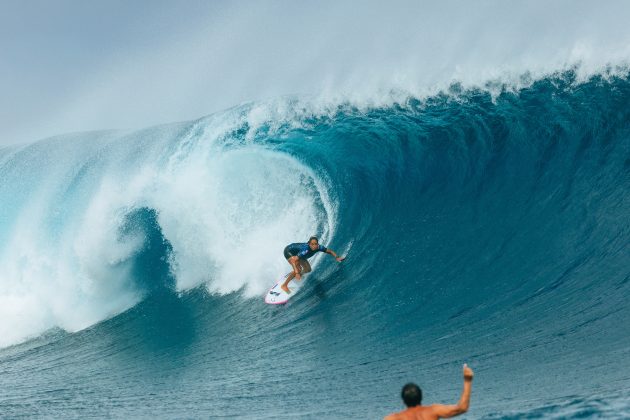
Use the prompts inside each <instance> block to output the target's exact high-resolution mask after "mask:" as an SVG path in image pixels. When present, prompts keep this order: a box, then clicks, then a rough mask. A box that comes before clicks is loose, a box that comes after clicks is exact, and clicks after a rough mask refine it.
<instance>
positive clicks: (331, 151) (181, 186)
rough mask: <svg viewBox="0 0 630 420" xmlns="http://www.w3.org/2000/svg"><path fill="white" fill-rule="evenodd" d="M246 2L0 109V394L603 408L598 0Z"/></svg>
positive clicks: (604, 194) (625, 64) (182, 408)
mask: <svg viewBox="0 0 630 420" xmlns="http://www.w3.org/2000/svg"><path fill="white" fill-rule="evenodd" d="M261 4H262V3H261ZM261 4H258V5H251V6H252V7H251V10H250V9H248V10H246V11H242V10H240V9H238V8H237V9H238V10H236V9H235V10H232V9H230V8H227V9H228V11H230V12H231V13H232V14H230V13H227V12H226V15H225V16H221V17H220V18H217V20H216V21H215V24H216V25H214V26H208V25H206V26H207V27H206V26H204V29H203V30H200V31H198V32H194V31H193V32H194V33H193V35H194V36H192V37H191V38H187V37H186V36H187V35H186V34H185V35H186V36H185V35H181V39H178V42H175V43H173V44H172V45H169V46H167V47H168V48H165V49H162V50H160V51H158V52H156V51H147V52H144V53H143V54H142V59H141V60H139V61H137V62H135V61H134V62H132V64H133V65H131V66H120V67H121V68H124V70H120V71H119V72H117V73H116V76H117V77H113V78H112V80H110V81H108V82H107V83H105V82H104V80H105V79H104V78H103V74H105V73H106V71H110V70H111V68H113V67H116V66H115V64H117V63H113V64H111V66H112V67H111V68H110V67H105V68H104V70H102V71H103V72H104V73H98V74H91V75H87V76H86V79H85V85H84V86H83V88H84V89H80V90H79V91H77V92H74V93H75V94H76V96H72V97H69V99H68V101H67V102H68V104H69V105H68V104H64V107H62V108H63V109H60V110H52V109H51V110H49V111H48V112H46V113H36V112H34V113H33V115H32V121H37V122H38V124H33V125H34V126H37V127H28V129H27V128H25V127H21V128H20V127H18V126H16V127H18V128H12V129H9V128H7V130H9V131H7V132H6V133H9V134H6V133H4V134H2V135H1V136H0V137H1V140H2V141H3V143H0V417H2V418H27V417H28V418H31V417H35V418H216V417H234V418H256V419H258V418H270V419H271V418H274V419H275V418H286V419H293V418H382V417H383V416H385V415H387V414H389V413H392V412H394V411H399V410H401V409H403V406H402V403H401V401H400V395H399V392H400V388H401V387H402V385H404V384H405V383H407V382H416V383H418V384H419V385H420V386H421V387H422V389H423V391H424V403H427V404H431V403H455V402H456V401H457V399H458V397H459V395H460V391H461V366H462V364H463V363H468V364H469V365H470V366H471V367H472V368H473V369H474V371H475V379H474V382H473V391H472V400H471V407H470V411H469V412H468V413H467V414H466V415H465V416H463V417H465V418H482V419H520V418H558V419H564V418H624V417H628V416H630V403H628V401H630V391H629V390H630V373H629V372H628V369H627V368H626V366H628V364H629V362H630V327H629V326H630V246H629V245H630V218H629V217H628V215H629V214H630V106H629V104H630V70H629V69H630V66H629V60H630V47H628V46H629V45H630V42H628V41H630V35H628V34H627V29H623V28H625V21H626V19H624V14H625V15H626V16H627V13H625V11H624V10H623V7H621V6H620V3H614V2H612V3H611V4H609V5H607V7H603V6H602V7H595V6H593V5H591V4H589V3H586V2H574V3H570V5H569V3H567V2H558V3H554V4H549V5H543V3H537V2H534V3H532V4H533V5H528V6H527V7H525V5H524V4H518V5H512V6H510V5H507V4H501V3H498V2H487V3H483V4H479V5H478V6H476V7H472V6H468V7H463V6H462V5H461V4H457V3H454V2H445V3H444V4H445V5H444V6H441V5H440V6H438V5H436V4H428V3H427V4H425V5H424V6H423V7H422V8H420V6H413V5H412V4H411V3H405V4H406V5H407V6H408V7H409V8H411V9H413V10H415V11H416V12H417V13H416V14H414V13H411V12H410V13H407V14H405V13H402V12H400V11H398V12H397V13H393V14H389V12H388V7H386V6H382V5H374V4H373V5H371V7H369V8H368V7H366V8H360V9H357V7H356V5H355V4H352V3H344V2H341V3H340V6H339V7H338V8H337V9H335V11H336V12H338V13H337V14H330V15H328V14H327V13H328V11H329V10H330V9H327V8H325V7H321V10H319V9H320V7H315V6H308V8H307V9H308V13H304V14H299V13H297V11H296V10H295V6H290V5H288V4H285V5H284V6H283V7H280V3H277V4H274V5H273V7H272V6H270V5H271V3H265V4H264V5H261ZM543 6H544V7H543ZM190 7H192V8H194V7H196V6H195V5H194V4H191V5H190ZM304 7H307V6H304ZM418 8H420V9H422V10H421V11H422V13H423V15H422V16H423V17H422V19H421V22H420V23H422V24H420V23H418V21H417V16H418V13H420V11H419V10H416V9H418ZM567 9H571V10H573V12H574V13H568V12H569V11H568V10H567ZM401 10H402V9H401ZM543 10H544V11H545V13H542V11H543ZM565 13H567V14H566V15H564V14H565ZM514 14H516V15H517V16H520V18H519V19H520V20H519V19H512V16H513V15H514ZM580 16H588V19H586V18H584V19H582V18H580ZM561 18H564V19H565V20H561ZM274 19H278V22H282V23H283V24H282V25H280V26H278V27H276V26H271V28H276V29H277V28H281V29H282V30H279V29H277V30H271V29H269V28H270V26H268V23H269V22H275V20H274ZM559 19H560V20H559ZM560 21H562V22H563V23H562V25H559V24H558V25H557V22H560ZM518 22H520V23H521V24H520V25H519V24H516V23H518ZM620 22H624V23H623V25H620ZM193 26H194V25H192V24H191V27H193ZM340 27H344V28H345V30H344V31H341V32H342V33H343V34H347V37H346V38H344V39H343V40H342V39H341V38H340V37H339V34H340V30H339V29H338V28H340ZM391 27H395V28H397V29H398V30H397V32H396V33H395V36H393V35H392V33H391V32H390V30H389V29H386V28H391ZM191 31H192V29H191ZM304 33H306V34H315V33H319V34H320V36H310V35H304ZM212 34H220V35H221V43H220V45H216V44H212V43H208V44H207V45H206V44H204V43H203V42H199V40H204V41H205V40H207V39H211V35H212ZM224 34H230V35H229V36H225V37H224V36H223V35H224ZM252 34H255V35H256V36H255V37H253V36H252ZM291 34H293V35H294V36H293V37H292V36H290V35H291ZM285 39H289V41H286V43H285V41H284V40H285ZM199 45H202V47H200V46H199ZM274 45H282V46H284V47H286V48H287V50H286V52H285V53H286V56H285V55H283V54H285V53H282V54H281V53H280V52H279V50H275V49H274ZM436 45H439V46H441V48H438V49H437V50H436V49H435V46H436ZM1 46H2V44H1V43H0V47H1ZM205 48H207V49H208V50H209V51H211V53H212V60H209V61H211V62H212V64H213V66H217V68H220V65H218V64H216V63H222V62H225V63H228V65H226V66H228V67H229V66H230V65H231V66H233V67H232V68H231V70H232V71H233V72H232V73H231V75H230V77H225V75H224V74H220V73H219V71H218V70H214V67H212V69H211V68H210V67H207V63H206V61H205V60H206V59H207V57H205V56H203V55H202V54H198V53H199V52H200V51H202V50H204V49H205ZM0 52H1V51H0ZM136 53H137V51H136ZM165 57H168V60H166V61H168V65H166V64H163V61H165V60H164V58H165ZM193 57H194V58H193ZM243 57H245V58H243ZM287 57H290V59H288V58H287ZM234 63H236V64H238V65H236V64H234ZM242 63H246V64H247V65H241V64H242ZM204 66H206V67H204ZM146 68H151V69H152V70H153V71H151V72H149V74H146V75H145V74H144V73H143V71H144V70H145V69H146ZM200 69H204V70H203V72H202V70H200ZM51 71H54V69H51ZM161 72H163V73H161ZM195 72H200V73H203V74H204V82H203V83H202V84H201V85H195V86H193V85H192V82H189V81H188V80H189V79H192V77H190V76H191V75H192V74H194V73H195ZM140 73H142V77H138V74H140ZM315 75H316V76H315ZM164 81H167V82H168V83H162V82H164ZM171 82H172V84H171ZM188 83H191V84H190V85H189V84H188ZM130 86H132V87H133V89H131V88H130ZM156 86H160V88H159V89H155V87H156ZM153 89H155V92H153ZM127 91H129V92H131V93H130V94H134V95H137V96H138V98H140V100H141V102H142V103H145V102H146V103H153V104H154V108H152V109H150V111H151V112H149V111H147V109H149V108H143V110H144V111H143V110H140V111H138V112H135V113H134V112H133V109H134V107H138V106H139V102H134V100H132V99H130V97H127V96H125V93H121V92H127ZM149 91H151V92H150V93H148V92H149ZM86 92H87V93H86ZM176 92H186V95H185V96H186V97H187V98H189V97H190V99H191V100H190V102H193V101H192V99H193V98H195V97H196V98H197V99H199V98H201V97H203V98H206V97H213V101H214V102H203V101H202V100H198V101H197V103H198V104H201V105H199V106H201V107H205V108H203V109H208V110H209V111H203V112H201V111H199V110H198V109H193V108H188V109H187V111H188V113H189V114H190V113H192V114H194V115H197V116H198V115H204V116H203V117H200V118H191V117H189V116H186V117H185V118H184V117H182V118H175V119H174V118H173V116H176V117H178V116H179V114H177V113H176V112H174V111H173V109H169V108H168V105H167V104H168V103H170V102H172V103H174V104H175V105H176V106H178V107H179V106H182V102H177V99H176ZM165 98H173V99H172V101H169V100H167V99H165ZM214 98H216V99H214ZM184 102H185V101H184ZM86 104H87V105H86ZM34 106H35V105H34ZM7 108H10V107H7ZM17 108H19V106H18V107H17ZM108 108H111V109H112V111H111V113H106V112H104V110H106V109H108ZM2 110H3V111H4V108H2ZM153 111H154V112H153ZM143 112H144V114H143ZM147 112H148V113H150V114H151V116H149V117H147V115H146V113H147ZM182 112H183V111H182ZM195 113H196V114H195ZM6 115H9V116H11V117H12V118H13V117H15V116H14V115H13V114H9V113H6ZM182 115H183V114H182ZM187 115H188V114H187ZM9 119H11V118H9ZM9 119H7V122H6V125H7V126H9V125H10V121H9ZM174 120H179V121H180V122H167V121H174ZM156 123H159V124H157V125H156ZM42 127H43V128H42ZM50 127H57V128H59V130H60V131H51V129H50ZM107 127H128V128H116V129H114V128H111V129H109V128H107ZM100 128H105V129H100ZM3 129H4V128H3ZM11 130H14V132H17V131H19V132H21V133H27V134H28V135H29V136H34V137H33V138H40V137H42V138H43V137H45V138H43V139H42V140H39V141H30V142H17V143H16V142H12V141H4V139H5V137H7V136H8V137H11V136H12V133H13V132H12V131H11ZM88 130H90V131H88ZM44 131H45V132H46V133H47V134H46V135H40V134H41V133H42V132H44ZM59 133H68V134H59ZM51 135H54V136H53V137H50V136H51ZM38 136H39V137H38ZM16 138H17V137H16ZM31 140H32V139H31ZM311 235H317V236H319V237H320V242H321V243H322V244H324V245H326V246H328V247H330V248H332V249H334V250H335V251H336V252H337V253H338V254H340V255H344V256H346V257H347V258H346V260H345V261H344V262H343V263H341V264H338V263H337V262H335V261H334V260H333V259H332V258H330V257H328V258H327V257H326V256H321V255H320V256H316V257H314V258H313V259H312V260H311V261H312V265H313V272H312V273H311V274H309V275H308V276H306V277H305V280H304V284H303V287H302V288H301V290H300V292H299V294H298V295H297V296H295V297H294V298H293V299H292V300H291V301H290V303H289V304H287V305H284V306H279V307H270V306H269V305H265V304H264V302H263V294H264V293H265V292H266V291H267V290H268V289H269V287H270V286H271V285H272V284H273V283H274V282H275V281H276V280H277V279H278V278H279V276H281V275H283V274H285V273H286V272H288V271H289V265H288V264H287V262H286V260H285V259H284V257H283V255H282V250H283V249H284V247H285V246H286V245H287V244H289V243H292V242H303V241H306V240H307V239H308V238H309V237H310V236H311ZM278 371H282V372H283V374H282V375H276V374H273V372H278ZM279 401H281V402H282V403H283V404H284V406H282V405H279Z"/></svg>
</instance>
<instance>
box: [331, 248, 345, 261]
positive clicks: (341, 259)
mask: <svg viewBox="0 0 630 420" xmlns="http://www.w3.org/2000/svg"><path fill="white" fill-rule="evenodd" d="M326 254H330V255H332V256H333V257H335V259H336V260H337V261H339V262H341V261H343V260H345V259H346V257H340V256H338V255H337V254H335V251H333V250H332V249H330V248H328V249H327V250H326Z"/></svg>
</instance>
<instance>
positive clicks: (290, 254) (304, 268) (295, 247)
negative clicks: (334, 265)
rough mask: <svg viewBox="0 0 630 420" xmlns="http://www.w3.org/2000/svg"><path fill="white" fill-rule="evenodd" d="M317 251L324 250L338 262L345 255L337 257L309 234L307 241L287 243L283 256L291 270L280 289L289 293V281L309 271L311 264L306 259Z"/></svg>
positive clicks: (298, 278)
mask: <svg viewBox="0 0 630 420" xmlns="http://www.w3.org/2000/svg"><path fill="white" fill-rule="evenodd" d="M318 252H325V253H326V254H330V255H332V256H333V257H335V259H336V260H337V261H338V262H342V261H343V260H344V259H345V257H339V256H337V254H336V253H335V251H333V250H332V249H329V248H326V247H325V246H323V245H320V244H319V239H317V237H316V236H311V237H310V238H309V239H308V242H297V243H293V244H289V245H287V246H286V247H285V248H284V258H286V259H287V262H288V263H289V264H291V267H293V271H292V272H291V273H289V275H288V276H287V278H286V280H285V281H284V283H282V286H281V288H282V290H284V291H285V292H287V293H291V291H290V290H289V283H290V282H291V280H293V279H294V278H295V279H297V280H301V279H302V274H306V273H309V272H310V271H311V264H310V263H309V262H308V259H309V258H311V257H312V256H313V255H315V254H316V253H318Z"/></svg>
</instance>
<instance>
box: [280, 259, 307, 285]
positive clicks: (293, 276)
mask: <svg viewBox="0 0 630 420" xmlns="http://www.w3.org/2000/svg"><path fill="white" fill-rule="evenodd" d="M296 259H297V257H294V256H291V257H289V258H287V262H288V263H289V265H291V268H294V264H295V263H296V261H295V260H296ZM297 266H298V268H299V269H301V268H302V267H300V264H299V260H298V262H297ZM294 278H295V271H291V272H290V273H289V275H288V276H287V278H286V280H285V281H284V283H282V286H280V288H281V289H282V290H284V291H285V292H287V293H291V291H290V290H289V283H290V282H291V280H293V279H294Z"/></svg>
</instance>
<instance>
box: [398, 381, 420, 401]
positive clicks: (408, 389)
mask: <svg viewBox="0 0 630 420" xmlns="http://www.w3.org/2000/svg"><path fill="white" fill-rule="evenodd" d="M400 396H401V397H402V399H403V401H404V402H405V405H406V406H407V407H415V406H417V405H420V404H421V403H422V390H421V389H420V387H419V386H418V385H416V384H414V383H411V382H410V383H408V384H407V385H405V386H403V389H402V392H401V393H400Z"/></svg>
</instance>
